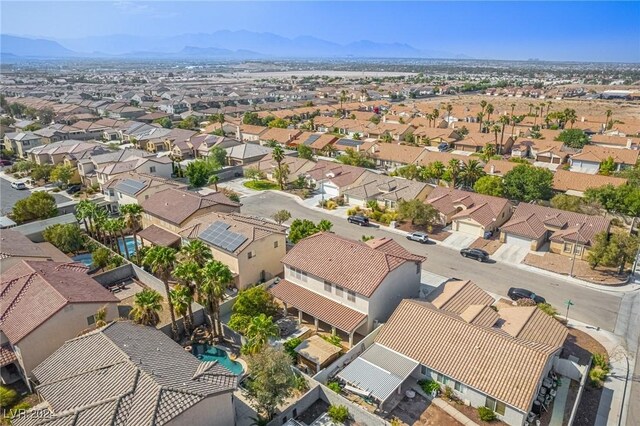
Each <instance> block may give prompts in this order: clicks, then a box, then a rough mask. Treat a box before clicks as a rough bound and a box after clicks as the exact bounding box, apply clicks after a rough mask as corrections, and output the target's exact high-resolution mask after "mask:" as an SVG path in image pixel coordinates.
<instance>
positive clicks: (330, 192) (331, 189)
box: [321, 182, 340, 197]
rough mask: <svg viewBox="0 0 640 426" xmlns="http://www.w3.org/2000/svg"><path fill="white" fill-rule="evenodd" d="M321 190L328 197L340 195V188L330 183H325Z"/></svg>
mask: <svg viewBox="0 0 640 426" xmlns="http://www.w3.org/2000/svg"><path fill="white" fill-rule="evenodd" d="M321 188H323V189H324V194H325V195H326V196H327V197H337V196H338V195H340V190H339V189H338V187H337V186H334V185H332V184H330V183H326V182H325V183H324V184H322V186H321Z"/></svg>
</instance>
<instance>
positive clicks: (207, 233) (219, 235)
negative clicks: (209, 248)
mask: <svg viewBox="0 0 640 426" xmlns="http://www.w3.org/2000/svg"><path fill="white" fill-rule="evenodd" d="M230 227H231V225H229V224H227V223H224V222H220V221H216V222H213V223H212V224H211V225H209V227H208V228H207V229H205V230H204V231H202V233H201V234H200V239H201V240H203V241H205V242H207V243H209V244H211V245H213V246H216V247H219V248H221V249H223V250H226V251H229V252H234V251H235V250H236V249H237V248H238V247H240V246H241V245H242V244H243V243H244V242H245V241H247V237H245V236H244V235H242V234H238V233H236V232H232V231H229V228H230Z"/></svg>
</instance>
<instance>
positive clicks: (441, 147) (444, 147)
mask: <svg viewBox="0 0 640 426" xmlns="http://www.w3.org/2000/svg"><path fill="white" fill-rule="evenodd" d="M448 149H449V144H448V143H446V142H442V143H441V144H440V145H438V151H440V152H445V151H447V150H448Z"/></svg>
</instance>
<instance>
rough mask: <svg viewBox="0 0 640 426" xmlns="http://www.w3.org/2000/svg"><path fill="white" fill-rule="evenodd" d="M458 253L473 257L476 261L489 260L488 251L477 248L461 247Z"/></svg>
mask: <svg viewBox="0 0 640 426" xmlns="http://www.w3.org/2000/svg"><path fill="white" fill-rule="evenodd" d="M460 254H461V255H462V257H468V258H470V259H475V260H477V261H478V262H486V261H487V260H489V253H487V252H486V251H484V250H482V249H478V248H463V249H462V250H460Z"/></svg>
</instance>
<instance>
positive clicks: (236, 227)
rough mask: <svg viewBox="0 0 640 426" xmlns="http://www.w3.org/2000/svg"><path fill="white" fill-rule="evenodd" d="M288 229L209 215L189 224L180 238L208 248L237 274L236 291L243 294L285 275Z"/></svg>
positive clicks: (252, 219)
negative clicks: (194, 241)
mask: <svg viewBox="0 0 640 426" xmlns="http://www.w3.org/2000/svg"><path fill="white" fill-rule="evenodd" d="M286 229H287V228H286V227H284V226H280V225H276V224H274V223H272V222H267V221H266V220H263V219H261V218H257V217H253V216H247V215H243V214H240V213H208V214H206V215H202V216H197V217H195V218H193V219H191V220H189V221H188V222H187V224H186V226H185V227H184V228H183V229H182V230H181V231H180V232H179V234H180V236H181V237H182V239H183V240H187V241H190V240H195V239H199V240H200V241H202V242H204V243H205V244H206V245H207V246H209V247H210V248H211V254H213V258H214V259H216V260H219V261H221V262H222V263H224V264H225V265H227V266H228V267H229V269H230V270H231V272H232V273H233V274H234V285H235V287H236V288H238V289H239V290H244V289H245V288H247V287H249V286H250V285H252V284H256V283H260V282H265V281H267V280H270V279H272V278H274V277H275V276H277V275H280V274H282V271H283V267H282V264H281V263H280V260H281V259H282V258H283V257H284V255H285V254H286V253H287V249H286V235H285V231H286Z"/></svg>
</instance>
